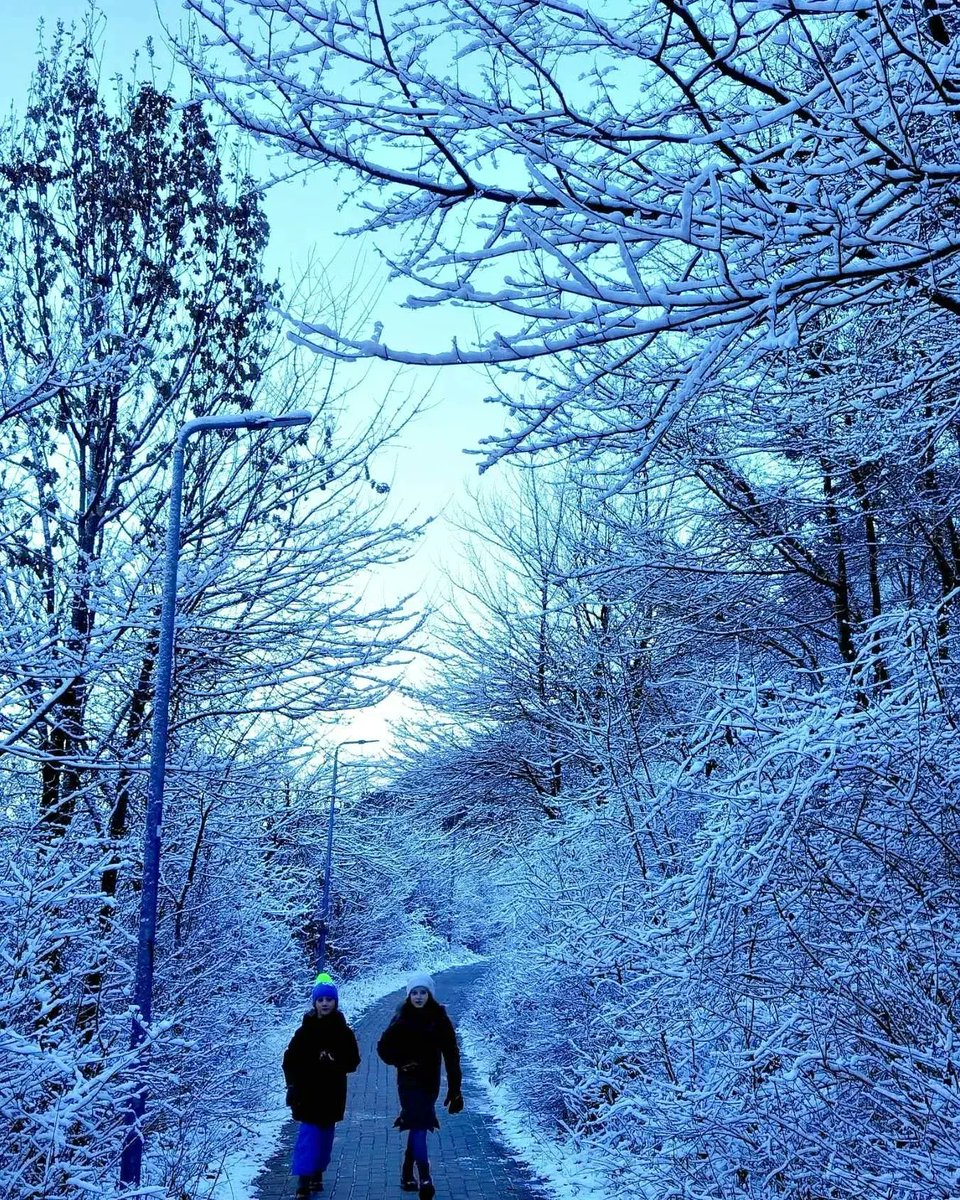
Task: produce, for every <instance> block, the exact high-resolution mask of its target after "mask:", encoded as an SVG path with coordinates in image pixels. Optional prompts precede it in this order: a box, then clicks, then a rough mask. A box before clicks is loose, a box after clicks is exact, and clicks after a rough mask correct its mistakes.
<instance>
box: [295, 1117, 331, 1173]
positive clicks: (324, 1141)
mask: <svg viewBox="0 0 960 1200" xmlns="http://www.w3.org/2000/svg"><path fill="white" fill-rule="evenodd" d="M335 1129H336V1126H335V1125H310V1124H308V1123H307V1122H306V1121H301V1122H300V1128H299V1130H298V1131H297V1140H296V1142H294V1145H293V1158H292V1159H291V1161H290V1174H291V1175H319V1174H320V1172H321V1171H325V1170H326V1169H327V1167H329V1166H330V1153H331V1151H332V1150H333V1133H334V1130H335Z"/></svg>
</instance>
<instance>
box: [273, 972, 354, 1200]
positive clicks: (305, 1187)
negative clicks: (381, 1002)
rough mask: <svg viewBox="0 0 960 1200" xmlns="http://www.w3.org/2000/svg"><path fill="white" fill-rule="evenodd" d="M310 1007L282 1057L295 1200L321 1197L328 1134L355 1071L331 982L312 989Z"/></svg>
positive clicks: (341, 1109)
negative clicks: (293, 1127) (294, 1127)
mask: <svg viewBox="0 0 960 1200" xmlns="http://www.w3.org/2000/svg"><path fill="white" fill-rule="evenodd" d="M311 999H312V1000H313V1007H312V1008H311V1010H310V1012H308V1013H307V1014H306V1015H305V1016H304V1018H303V1021H302V1022H301V1024H300V1028H299V1029H298V1030H297V1031H296V1033H295V1034H294V1035H293V1037H292V1038H291V1039H290V1045H289V1046H287V1049H286V1052H285V1053H284V1056H283V1077H284V1079H285V1080H286V1081H287V1104H288V1105H289V1106H290V1110H291V1114H292V1116H293V1119H294V1120H295V1121H299V1122H300V1128H299V1130H298V1131H297V1140H296V1143H295V1145H294V1147H293V1159H292V1161H291V1164H290V1174H291V1175H298V1176H299V1177H300V1178H299V1186H298V1187H297V1195H298V1196H310V1195H312V1194H313V1193H315V1192H322V1191H323V1172H324V1171H325V1170H326V1169H327V1167H328V1166H329V1165H330V1153H331V1151H332V1149H333V1134H334V1128H335V1126H336V1123H337V1122H338V1121H342V1120H343V1114H344V1110H345V1109H346V1104H347V1076H348V1075H349V1074H350V1072H351V1071H355V1070H356V1069H357V1067H358V1066H359V1065H360V1049H359V1047H358V1046H357V1039H356V1038H355V1037H354V1034H353V1030H352V1029H351V1028H350V1026H349V1025H348V1024H347V1022H346V1019H345V1017H344V1015H343V1013H341V1012H340V1008H339V995H338V993H337V989H336V987H335V986H334V984H333V983H332V982H330V983H327V982H324V981H322V980H321V982H319V983H317V984H315V985H314V988H313V991H312V993H311Z"/></svg>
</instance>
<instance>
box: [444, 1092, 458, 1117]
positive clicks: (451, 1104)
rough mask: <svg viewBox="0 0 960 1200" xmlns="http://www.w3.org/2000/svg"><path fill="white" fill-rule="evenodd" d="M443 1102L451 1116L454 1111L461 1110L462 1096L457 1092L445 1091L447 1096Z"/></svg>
mask: <svg viewBox="0 0 960 1200" xmlns="http://www.w3.org/2000/svg"><path fill="white" fill-rule="evenodd" d="M443 1103H444V1104H445V1105H446V1107H447V1108H448V1109H449V1111H450V1114H451V1116H452V1115H453V1114H454V1113H458V1112H463V1096H462V1095H461V1094H460V1093H459V1092H447V1098H446V1100H444V1102H443Z"/></svg>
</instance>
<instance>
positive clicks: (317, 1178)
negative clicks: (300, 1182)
mask: <svg viewBox="0 0 960 1200" xmlns="http://www.w3.org/2000/svg"><path fill="white" fill-rule="evenodd" d="M322 1191H323V1172H322V1171H317V1172H316V1174H315V1175H311V1176H310V1195H311V1196H316V1195H317V1194H318V1193H319V1192H322Z"/></svg>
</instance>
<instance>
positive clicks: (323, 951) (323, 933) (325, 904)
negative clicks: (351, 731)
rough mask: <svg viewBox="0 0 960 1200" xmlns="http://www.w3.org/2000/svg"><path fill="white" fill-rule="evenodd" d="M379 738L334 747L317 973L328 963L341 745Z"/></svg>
mask: <svg viewBox="0 0 960 1200" xmlns="http://www.w3.org/2000/svg"><path fill="white" fill-rule="evenodd" d="M378 740H379V739H378V738H351V739H350V741H348V742H337V744H336V745H335V746H334V748H333V771H332V773H331V776H330V813H329V815H328V817H327V861H326V866H325V867H324V869H323V900H322V901H321V906H320V908H321V913H320V941H319V943H318V945H317V974H318V975H319V973H320V972H321V971H322V970H323V969H324V967H325V966H326V964H327V924H328V918H329V915H330V864H331V861H332V859H333V815H334V811H335V809H336V807H337V769H338V766H339V763H340V747H341V746H369V745H372V743H374V742H376V741H378Z"/></svg>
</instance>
